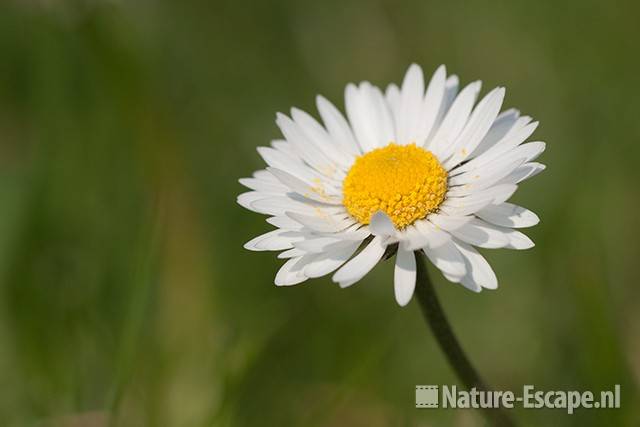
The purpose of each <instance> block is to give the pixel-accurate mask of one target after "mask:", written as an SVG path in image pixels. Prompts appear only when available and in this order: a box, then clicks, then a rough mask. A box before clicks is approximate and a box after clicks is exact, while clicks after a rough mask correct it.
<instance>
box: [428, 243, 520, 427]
mask: <svg viewBox="0 0 640 427" xmlns="http://www.w3.org/2000/svg"><path fill="white" fill-rule="evenodd" d="M416 261H417V269H418V273H417V279H416V280H417V283H416V296H417V298H418V302H419V303H420V309H421V310H422V314H423V316H424V318H425V320H426V321H427V323H428V324H429V327H430V328H431V332H433V335H434V336H435V338H436V340H437V341H438V344H439V345H440V348H442V351H443V352H444V354H445V355H446V356H447V360H448V361H449V364H450V365H451V367H452V368H453V370H454V371H455V372H456V374H457V376H458V378H459V379H460V381H462V383H463V384H464V385H465V387H466V388H468V389H471V388H473V387H475V388H476V390H478V391H489V390H490V389H489V387H487V385H486V384H485V382H484V381H482V378H480V375H479V374H478V372H477V371H476V370H475V369H474V367H473V366H472V365H471V362H470V361H469V359H468V358H467V356H466V354H465V353H464V350H462V347H461V346H460V343H459V342H458V339H457V338H456V336H455V334H454V333H453V330H452V329H451V325H450V324H449V321H448V320H447V317H446V315H445V314H444V311H443V310H442V306H441V305H440V301H439V300H438V296H437V295H436V292H435V289H434V288H433V285H432V284H431V280H430V279H429V272H428V271H427V266H426V263H425V255H424V253H423V252H422V251H416ZM483 409H484V411H485V412H484V414H485V416H486V417H487V419H488V421H489V422H490V423H491V424H492V425H494V426H496V427H513V426H515V423H514V422H513V420H512V419H511V418H510V417H509V416H508V414H507V413H506V412H505V410H504V409H502V408H493V409H492V408H483Z"/></svg>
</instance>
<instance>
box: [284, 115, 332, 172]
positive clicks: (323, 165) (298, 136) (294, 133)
mask: <svg viewBox="0 0 640 427" xmlns="http://www.w3.org/2000/svg"><path fill="white" fill-rule="evenodd" d="M276 123H277V125H278V127H279V128H280V131H281V132H282V134H283V135H284V137H285V138H286V139H287V141H288V142H289V143H290V144H291V145H292V146H293V147H294V149H295V151H296V153H297V154H298V156H300V157H301V158H302V159H303V160H304V161H305V162H306V163H307V164H308V165H310V166H311V167H313V169H315V171H317V172H318V173H319V174H321V175H323V176H325V177H327V178H329V179H333V180H342V178H344V171H343V170H342V169H340V167H339V166H338V165H337V164H336V163H335V162H333V161H331V160H330V159H328V158H327V156H325V155H324V153H322V151H320V150H319V149H318V148H317V147H316V146H315V145H314V144H313V143H312V142H311V141H309V139H308V138H307V137H306V136H305V134H304V133H303V132H302V130H301V129H300V127H299V126H298V125H297V124H296V123H295V122H294V121H293V120H291V119H290V118H289V117H287V116H285V115H284V114H281V113H278V114H277V119H276ZM275 167H278V166H275ZM278 169H282V170H284V171H286V172H290V171H289V170H288V169H287V168H281V167H278ZM290 173H291V172H290ZM292 175H295V173H292ZM298 178H303V177H302V176H299V177H298Z"/></svg>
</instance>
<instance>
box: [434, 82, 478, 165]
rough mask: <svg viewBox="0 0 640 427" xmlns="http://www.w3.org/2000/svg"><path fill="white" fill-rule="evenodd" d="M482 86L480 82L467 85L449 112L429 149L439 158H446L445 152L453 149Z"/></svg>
mask: <svg viewBox="0 0 640 427" xmlns="http://www.w3.org/2000/svg"><path fill="white" fill-rule="evenodd" d="M480 86H481V85H480V82H474V83H471V84H469V85H468V86H467V87H465V88H464V89H463V90H462V92H460V95H458V97H457V98H456V100H455V101H454V102H453V105H451V108H450V109H449V111H448V112H447V115H446V116H445V118H444V121H443V122H442V125H441V126H440V129H438V131H437V132H436V134H435V136H434V137H433V141H431V143H430V145H429V150H430V151H431V152H432V153H433V154H435V155H436V157H438V158H439V159H445V158H444V157H443V153H446V152H447V151H448V150H450V149H451V146H452V145H453V143H454V141H455V140H456V139H457V138H458V135H460V132H462V129H463V128H464V126H465V125H466V124H467V120H468V119H469V114H470V113H471V109H472V108H473V104H474V103H475V101H476V96H477V95H478V92H479V91H480Z"/></svg>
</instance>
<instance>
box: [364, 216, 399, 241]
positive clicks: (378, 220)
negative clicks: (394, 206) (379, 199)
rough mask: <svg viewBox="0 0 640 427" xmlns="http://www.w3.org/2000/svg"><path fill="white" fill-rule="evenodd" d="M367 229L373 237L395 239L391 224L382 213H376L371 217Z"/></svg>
mask: <svg viewBox="0 0 640 427" xmlns="http://www.w3.org/2000/svg"><path fill="white" fill-rule="evenodd" d="M369 229H370V230H371V234H373V235H374V236H383V237H395V236H396V234H397V230H396V228H395V226H394V225H393V222H392V221H391V219H390V218H389V217H388V216H387V214H386V213H384V212H382V211H378V212H376V213H375V214H373V215H372V216H371V222H370V224H369Z"/></svg>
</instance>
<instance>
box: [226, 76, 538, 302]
mask: <svg viewBox="0 0 640 427" xmlns="http://www.w3.org/2000/svg"><path fill="white" fill-rule="evenodd" d="M480 86H481V84H480V82H479V81H476V82H473V83H470V84H468V85H467V86H465V87H464V88H462V89H461V90H460V86H459V81H458V77H457V76H455V75H451V76H448V77H447V75H446V70H445V67H444V66H440V67H439V68H438V69H437V70H436V71H435V73H434V74H433V76H432V77H431V80H430V81H429V83H428V85H427V86H426V90H425V82H424V77H423V73H422V69H421V68H420V67H419V66H417V65H415V64H414V65H411V66H410V67H409V70H408V71H407V73H406V75H405V78H404V80H403V82H402V85H401V87H398V86H396V85H395V84H391V85H389V86H388V87H387V89H386V91H385V92H384V93H383V92H382V90H380V89H379V88H378V87H376V86H374V85H372V84H370V83H369V82H362V83H360V84H359V85H354V84H349V85H347V87H346V90H345V106H346V118H345V116H343V115H342V113H341V112H340V111H339V110H338V109H337V108H336V107H335V106H334V105H333V104H331V103H330V102H329V101H328V100H326V99H325V98H323V97H322V96H318V97H317V99H316V102H317V108H318V112H319V113H320V117H321V119H322V122H319V121H317V120H316V119H314V118H313V117H312V116H311V115H309V114H307V113H305V112H304V111H301V110H299V109H296V108H293V109H292V110H291V115H290V117H287V116H286V115H284V114H278V115H277V120H276V123H277V124H278V126H279V127H280V130H281V131H282V134H283V136H284V138H283V139H281V140H276V141H273V142H272V143H271V146H270V147H259V148H258V152H259V153H260V155H261V156H262V158H263V159H264V161H265V162H266V164H267V165H268V167H267V168H266V169H264V170H259V171H257V172H255V173H254V174H253V177H252V178H243V179H241V180H240V183H241V184H243V185H244V186H246V187H248V188H249V189H251V190H252V191H249V192H246V193H244V194H241V195H240V196H239V197H238V203H239V204H240V205H242V206H244V207H245V208H247V209H250V210H252V211H255V212H258V213H261V214H265V215H269V218H268V219H267V222H268V223H269V224H271V225H273V226H275V227H276V229H275V230H273V231H270V232H268V233H266V234H263V235H261V236H258V237H256V238H254V239H252V240H251V241H249V242H248V243H246V244H245V248H246V249H249V250H254V251H282V252H281V253H280V254H279V255H278V258H282V259H286V260H287V261H286V262H285V263H284V265H283V266H282V267H281V268H280V270H279V271H278V273H277V274H276V277H275V284H276V285H279V286H289V285H295V284H298V283H301V282H304V281H305V280H307V279H309V278H316V277H320V276H324V275H327V274H330V273H333V281H334V282H337V283H339V284H340V286H341V287H347V286H350V285H352V284H354V283H356V282H358V281H359V280H360V279H362V278H363V277H364V276H365V275H366V274H367V273H368V272H369V271H371V269H372V268H373V267H374V266H375V265H376V264H377V263H378V262H379V261H380V260H381V259H383V258H385V257H389V256H392V255H393V254H394V253H396V258H395V273H394V291H395V298H396V301H397V302H398V304H400V305H401V306H404V305H406V304H407V303H408V302H409V301H410V300H411V297H412V295H413V292H414V288H415V284H416V259H415V253H414V252H415V251H424V253H425V254H426V256H427V257H428V259H429V260H430V261H431V262H432V263H433V265H435V266H436V267H437V268H438V269H439V270H440V271H441V272H442V274H443V275H444V277H445V278H447V279H448V280H450V281H451V282H455V283H460V284H462V285H463V286H465V287H466V288H468V289H470V290H472V291H475V292H479V291H480V290H482V288H487V289H495V288H496V287H497V286H498V282H497V279H496V275H495V274H494V272H493V270H492V269H491V267H490V266H489V264H488V263H487V261H486V260H485V258H484V257H483V256H482V255H481V254H480V253H479V252H478V251H477V250H476V249H475V247H480V248H510V249H528V248H530V247H532V246H533V245H534V244H533V242H532V241H531V240H530V239H529V238H528V237H527V236H525V235H524V234H523V233H521V232H520V231H518V230H516V229H518V228H522V227H530V226H533V225H535V224H537V223H538V221H539V220H538V217H537V216H536V214H534V213H533V212H531V211H529V210H527V209H525V208H523V207H520V206H517V205H514V204H511V203H508V202H507V200H509V198H510V197H511V196H512V195H513V193H514V192H515V191H516V189H517V188H518V184H519V183H521V182H522V181H524V180H526V179H528V178H531V177H532V176H534V175H536V174H538V173H539V172H541V171H542V170H544V168H545V166H544V165H542V164H540V163H536V162H534V160H535V159H536V158H537V157H538V155H540V153H542V152H543V151H544V149H545V144H544V143H543V142H525V141H526V140H527V139H528V138H529V137H530V136H531V134H532V133H533V131H534V130H535V129H536V127H537V125H538V123H537V122H532V119H531V118H530V117H528V116H521V115H520V113H519V111H517V110H515V109H509V110H506V111H504V112H502V113H501V112H500V109H501V107H502V102H503V98H504V88H501V87H498V88H495V89H493V90H492V91H490V92H489V93H488V94H487V95H485V96H484V97H483V98H482V99H481V100H480V101H479V102H478V103H477V104H476V100H477V97H478V94H479V92H480ZM474 105H475V106H474Z"/></svg>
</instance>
